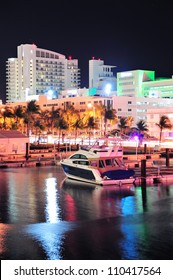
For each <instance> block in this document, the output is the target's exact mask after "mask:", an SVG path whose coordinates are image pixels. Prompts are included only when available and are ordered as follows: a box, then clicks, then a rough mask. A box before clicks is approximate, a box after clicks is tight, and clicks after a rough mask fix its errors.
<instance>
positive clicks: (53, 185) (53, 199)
mask: <svg viewBox="0 0 173 280" xmlns="http://www.w3.org/2000/svg"><path fill="white" fill-rule="evenodd" d="M45 183H46V189H45V192H46V206H45V216H46V222H47V223H57V222H58V221H59V212H60V207H59V206H58V195H57V193H58V192H57V180H56V178H48V179H46V181H45Z"/></svg>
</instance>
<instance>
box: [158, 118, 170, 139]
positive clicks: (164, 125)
mask: <svg viewBox="0 0 173 280" xmlns="http://www.w3.org/2000/svg"><path fill="white" fill-rule="evenodd" d="M156 125H157V126H158V127H159V128H160V137H159V142H160V143H161V140H162V131H163V129H171V128H172V124H171V121H170V119H169V118H168V117H167V116H166V115H162V116H161V117H160V120H159V123H156Z"/></svg>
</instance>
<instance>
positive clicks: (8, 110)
mask: <svg viewBox="0 0 173 280" xmlns="http://www.w3.org/2000/svg"><path fill="white" fill-rule="evenodd" d="M1 115H2V118H3V129H6V128H7V119H10V118H13V117H14V114H13V111H12V108H11V107H9V106H5V108H4V109H3V110H2V112H1Z"/></svg>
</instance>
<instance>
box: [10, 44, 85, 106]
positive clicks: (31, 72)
mask: <svg viewBox="0 0 173 280" xmlns="http://www.w3.org/2000/svg"><path fill="white" fill-rule="evenodd" d="M74 88H80V69H79V68H78V60H77V59H72V58H69V59H67V58H66V57H65V56H64V55H62V54H59V53H56V52H53V51H49V50H45V49H40V48H37V46H36V45H34V44H32V45H30V44H24V45H20V46H18V47H17V58H9V59H8V60H7V64H6V102H7V103H9V102H17V101H21V102H22V101H29V100H32V99H35V100H38V96H39V95H48V96H49V97H50V98H57V97H58V95H59V93H60V91H62V90H66V89H74Z"/></svg>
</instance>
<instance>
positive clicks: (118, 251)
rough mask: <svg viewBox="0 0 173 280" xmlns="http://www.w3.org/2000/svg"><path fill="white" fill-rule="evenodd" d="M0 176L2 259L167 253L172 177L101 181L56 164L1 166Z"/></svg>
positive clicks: (172, 242)
mask: <svg viewBox="0 0 173 280" xmlns="http://www.w3.org/2000/svg"><path fill="white" fill-rule="evenodd" d="M21 170H22V172H21ZM0 181H1V185H0V201H1V203H0V229H1V230H0V238H1V246H0V258H1V260H3V259H7V260H20V259H21V260H34V259H35V260H78V259H79V260H87V259H90V260H92V259H93V260H102V259H109V260H116V259H119V260H124V259H127V260H132V259H133V260H134V259H139V260H142V259H144V260H147V259H148V260H153V259H161V260H162V259H172V258H173V253H172V252H173V227H172V219H173V207H172V205H173V180H172V181H171V180H169V182H166V181H164V182H163V181H162V182H160V183H157V184H154V183H153V181H151V182H150V183H149V182H148V181H146V184H141V182H139V184H136V186H134V185H128V184H127V185H123V186H118V185H117V186H104V187H101V186H98V185H94V184H89V183H86V182H85V183H84V182H80V181H76V180H71V179H68V178H66V176H65V175H64V172H63V170H62V168H61V166H60V165H58V166H40V167H30V168H28V167H23V168H5V169H1V170H0Z"/></svg>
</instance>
